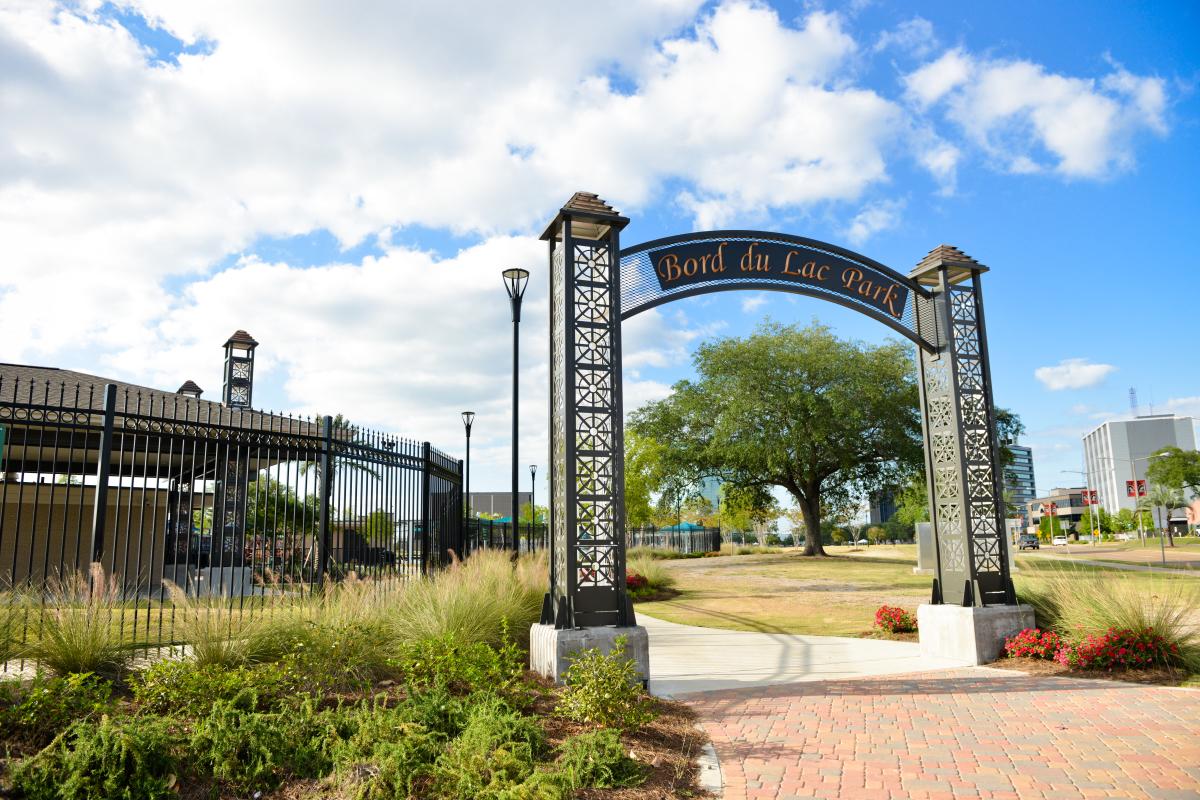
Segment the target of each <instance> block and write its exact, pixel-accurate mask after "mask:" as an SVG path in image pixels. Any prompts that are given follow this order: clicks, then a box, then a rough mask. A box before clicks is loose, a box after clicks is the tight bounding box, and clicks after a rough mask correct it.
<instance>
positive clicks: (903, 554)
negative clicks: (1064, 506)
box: [638, 545, 1195, 636]
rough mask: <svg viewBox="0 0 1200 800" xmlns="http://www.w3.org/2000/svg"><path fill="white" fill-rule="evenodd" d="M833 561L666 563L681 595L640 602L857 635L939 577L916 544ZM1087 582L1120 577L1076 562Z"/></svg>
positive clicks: (1026, 572) (645, 606)
mask: <svg viewBox="0 0 1200 800" xmlns="http://www.w3.org/2000/svg"><path fill="white" fill-rule="evenodd" d="M827 550H828V551H829V552H830V554H831V555H830V557H828V558H810V557H806V556H802V555H800V554H799V552H795V551H788V550H786V549H785V550H784V552H781V553H778V554H771V555H752V556H733V557H731V556H721V557H719V558H705V559H700V560H689V561H664V562H661V564H662V566H663V567H664V568H665V569H666V570H667V571H669V572H670V573H671V574H672V575H673V576H674V577H675V579H676V584H675V589H676V590H678V591H679V593H680V594H679V595H678V596H677V597H674V598H671V599H669V600H663V601H657V602H647V603H640V604H638V610H639V613H645V614H647V615H649V616H652V617H656V618H658V619H663V620H667V621H668V622H676V623H679V624H683V625H699V626H703V627H708V628H724V629H728V630H744V631H760V632H765V633H800V634H812V635H825V636H858V635H860V634H862V633H864V632H866V631H869V630H870V629H871V626H872V624H873V622H874V617H875V611H876V609H878V608H879V606H881V605H885V604H886V605H892V606H900V607H902V608H907V609H909V610H914V609H915V608H916V607H917V606H918V605H919V604H921V603H926V602H928V601H929V596H930V591H931V588H932V578H931V576H929V575H914V574H913V571H912V569H913V567H914V566H916V547H915V545H895V546H892V545H878V546H876V545H872V546H871V547H870V548H865V547H863V548H856V549H852V548H849V547H835V548H827ZM1017 566H1018V569H1019V572H1018V573H1017V574H1016V576H1015V580H1016V582H1017V585H1018V591H1019V588H1020V586H1021V584H1022V582H1030V583H1036V582H1037V581H1038V577H1039V575H1040V574H1045V573H1048V572H1049V571H1053V570H1058V571H1062V569H1063V568H1064V565H1063V562H1062V561H1052V560H1048V559H1037V558H1018V559H1017ZM1069 569H1071V570H1077V571H1078V574H1079V575H1080V576H1081V577H1082V576H1084V575H1091V574H1094V573H1097V572H1115V571H1114V570H1108V569H1105V568H1104V567H1098V566H1088V565H1082V564H1076V565H1070V567H1069ZM1120 575H1121V576H1122V577H1123V578H1125V579H1128V580H1130V581H1134V582H1136V583H1145V584H1146V586H1147V587H1150V586H1152V585H1153V584H1154V583H1155V582H1157V581H1162V580H1184V581H1188V580H1195V579H1194V578H1191V577H1187V576H1166V575H1161V574H1154V573H1150V572H1132V571H1124V572H1121V573H1120Z"/></svg>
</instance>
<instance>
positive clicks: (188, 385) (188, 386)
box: [175, 381, 204, 395]
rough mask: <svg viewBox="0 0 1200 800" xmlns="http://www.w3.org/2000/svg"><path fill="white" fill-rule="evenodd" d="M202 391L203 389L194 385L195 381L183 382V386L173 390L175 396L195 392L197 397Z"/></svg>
mask: <svg viewBox="0 0 1200 800" xmlns="http://www.w3.org/2000/svg"><path fill="white" fill-rule="evenodd" d="M203 391H204V390H203V389H201V388H200V387H199V386H197V385H196V382H195V381H184V382H183V386H180V387H179V388H178V389H176V390H175V394H183V393H184V392H195V393H196V394H197V395H199V394H201V393H202V392H203Z"/></svg>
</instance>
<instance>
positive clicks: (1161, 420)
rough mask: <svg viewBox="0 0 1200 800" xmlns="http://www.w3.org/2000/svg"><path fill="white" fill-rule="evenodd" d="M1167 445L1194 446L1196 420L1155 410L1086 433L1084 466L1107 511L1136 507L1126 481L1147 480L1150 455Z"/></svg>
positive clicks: (1107, 423)
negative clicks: (1155, 411) (1146, 414)
mask: <svg viewBox="0 0 1200 800" xmlns="http://www.w3.org/2000/svg"><path fill="white" fill-rule="evenodd" d="M1164 447H1178V448H1179V449H1180V450H1195V449H1196V420H1195V419H1194V418H1192V417H1180V416H1176V415H1175V414H1152V415H1149V416H1139V417H1134V418H1133V419H1123V420H1113V421H1110V422H1105V423H1104V424H1103V425H1101V426H1100V427H1098V428H1096V429H1095V430H1094V431H1092V432H1090V433H1088V434H1087V435H1086V436H1084V437H1083V458H1084V462H1085V467H1084V468H1085V469H1086V470H1087V474H1088V481H1089V484H1090V485H1091V488H1093V489H1095V490H1096V491H1097V492H1099V498H1098V499H1099V501H1100V505H1101V507H1102V508H1104V510H1105V511H1108V512H1109V513H1110V514H1116V513H1117V512H1118V511H1119V510H1120V509H1122V508H1128V509H1130V510H1133V508H1134V506H1135V504H1136V502H1137V497H1129V495H1128V492H1127V491H1126V482H1127V481H1144V480H1146V468H1147V467H1148V466H1149V464H1150V458H1149V456H1150V455H1151V454H1152V453H1154V452H1155V451H1156V450H1161V449H1162V448H1164ZM1135 485H1136V484H1135Z"/></svg>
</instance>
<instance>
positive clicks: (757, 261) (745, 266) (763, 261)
mask: <svg viewBox="0 0 1200 800" xmlns="http://www.w3.org/2000/svg"><path fill="white" fill-rule="evenodd" d="M756 247H758V242H751V243H750V246H749V247H747V248H746V254H745V255H744V256H742V260H741V262H740V263H739V264H738V266H739V267H741V270H742V272H770V271H771V254H770V253H767V254H766V255H763V254H762V253H756V252H754V248H756Z"/></svg>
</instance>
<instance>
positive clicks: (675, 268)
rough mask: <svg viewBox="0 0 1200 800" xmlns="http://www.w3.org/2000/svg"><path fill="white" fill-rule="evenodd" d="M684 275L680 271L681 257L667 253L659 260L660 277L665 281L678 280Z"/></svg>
mask: <svg viewBox="0 0 1200 800" xmlns="http://www.w3.org/2000/svg"><path fill="white" fill-rule="evenodd" d="M681 274H683V273H682V272H681V271H680V269H679V256H677V255H675V254H674V253H667V254H666V255H665V256H663V257H662V258H660V259H659V260H658V275H659V277H660V278H662V279H663V280H664V281H674V280H678V279H679V276H680V275H681Z"/></svg>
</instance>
